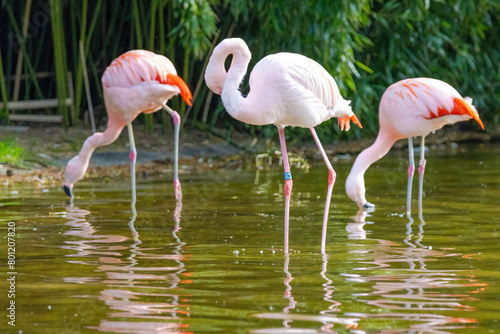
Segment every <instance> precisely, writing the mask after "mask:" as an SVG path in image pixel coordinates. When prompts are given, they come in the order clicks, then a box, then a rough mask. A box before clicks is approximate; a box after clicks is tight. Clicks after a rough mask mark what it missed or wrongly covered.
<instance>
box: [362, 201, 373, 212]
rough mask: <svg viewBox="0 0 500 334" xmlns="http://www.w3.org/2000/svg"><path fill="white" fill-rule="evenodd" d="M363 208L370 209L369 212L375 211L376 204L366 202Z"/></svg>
mask: <svg viewBox="0 0 500 334" xmlns="http://www.w3.org/2000/svg"><path fill="white" fill-rule="evenodd" d="M363 210H365V211H368V212H371V211H375V204H372V203H370V202H366V203H365V204H364V205H363Z"/></svg>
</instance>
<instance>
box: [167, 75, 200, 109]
mask: <svg viewBox="0 0 500 334" xmlns="http://www.w3.org/2000/svg"><path fill="white" fill-rule="evenodd" d="M162 84H166V85H172V86H177V87H179V89H180V90H181V96H182V98H183V99H184V101H186V103H187V105H188V106H192V105H193V103H192V102H191V101H192V100H193V95H191V91H190V90H189V87H188V86H187V85H186V83H185V82H184V80H182V79H181V77H179V76H177V75H175V74H167V80H165V81H164V82H162Z"/></svg>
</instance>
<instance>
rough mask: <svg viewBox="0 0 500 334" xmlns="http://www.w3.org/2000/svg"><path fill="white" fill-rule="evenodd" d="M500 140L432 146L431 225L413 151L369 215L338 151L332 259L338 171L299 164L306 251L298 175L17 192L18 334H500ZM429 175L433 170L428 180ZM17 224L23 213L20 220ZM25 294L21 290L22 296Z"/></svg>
mask: <svg viewBox="0 0 500 334" xmlns="http://www.w3.org/2000/svg"><path fill="white" fill-rule="evenodd" d="M499 153H500V145H498V144H497V145H494V144H491V145H470V146H466V145H460V146H454V147H450V146H446V147H437V148H431V149H430V150H429V152H427V157H428V163H427V170H426V176H425V183H424V189H425V197H424V201H423V216H422V217H423V219H422V220H421V219H419V218H418V212H417V209H416V208H417V205H416V204H417V202H416V198H417V196H416V194H417V192H416V191H417V189H418V187H417V183H416V182H415V184H414V196H413V198H414V201H413V204H414V207H413V216H412V218H411V219H409V218H408V217H407V216H406V208H405V205H406V182H407V179H406V169H407V152H406V151H401V152H392V153H390V155H389V156H387V157H385V158H384V159H383V160H381V161H379V162H378V163H376V164H375V165H374V166H372V168H370V170H369V171H368V172H367V175H366V185H367V191H368V193H367V199H368V200H369V201H370V202H373V203H375V204H376V205H377V207H376V210H375V211H374V212H370V213H364V212H358V210H357V207H356V206H355V204H354V203H352V202H351V201H350V200H349V199H348V198H347V196H346V195H345V192H344V184H343V183H344V182H345V178H346V176H347V174H348V172H349V169H350V166H351V165H352V160H343V159H340V160H338V161H334V168H335V169H336V171H337V175H338V178H337V184H336V185H335V188H334V194H333V199H332V206H331V210H330V219H329V225H328V237H327V248H326V255H322V254H321V253H320V252H319V250H320V236H321V225H322V218H323V209H324V199H325V195H326V187H327V184H326V183H327V170H326V168H325V167H324V166H323V165H317V166H313V167H312V169H311V170H310V171H309V172H308V173H306V172H304V171H302V170H293V169H292V173H293V178H294V187H293V192H292V207H291V219H290V226H291V230H290V246H291V248H292V251H291V253H290V255H289V256H285V255H284V254H283V251H282V244H283V206H284V196H283V179H282V169H281V167H279V166H272V167H271V168H270V169H268V170H264V171H261V172H260V175H259V180H258V183H257V184H255V171H254V170H249V171H217V172H215V171H214V172H205V173H200V174H185V175H182V176H181V181H182V182H183V191H184V199H183V203H182V205H176V203H175V199H174V194H173V189H172V185H171V180H170V175H166V176H165V177H164V178H158V179H154V180H152V179H142V180H139V183H138V193H137V199H138V201H137V204H136V212H135V213H134V210H133V209H132V208H131V205H130V192H129V189H130V187H129V180H128V179H123V180H115V181H110V182H102V181H91V182H89V181H82V182H79V183H78V184H77V185H76V189H75V194H76V195H77V198H76V199H75V201H74V203H73V205H70V204H69V203H68V202H67V201H66V199H65V197H64V193H63V192H62V190H61V189H59V188H60V187H59V186H57V187H55V186H45V185H43V184H38V185H11V186H3V188H1V190H0V198H1V200H0V207H1V212H2V214H1V217H0V224H1V225H0V226H1V233H2V234H3V235H2V239H3V240H4V241H3V243H2V246H1V247H0V248H1V254H3V255H2V256H3V258H4V259H7V233H8V229H7V227H8V223H9V222H14V223H15V226H16V232H17V233H16V237H15V239H16V240H15V242H16V267H15V272H16V273H17V274H16V285H15V289H16V296H15V303H16V326H15V327H12V326H9V325H8V323H7V322H8V321H9V319H8V318H7V317H6V315H7V311H6V308H7V306H8V303H9V301H10V299H9V298H8V297H7V290H8V285H7V284H6V278H8V277H9V276H8V275H7V273H8V272H10V270H9V268H8V267H7V265H6V262H7V261H6V260H5V261H2V263H4V265H3V269H2V277H4V278H3V279H2V291H4V292H2V297H1V298H0V300H1V303H2V304H1V309H2V310H3V311H2V319H3V320H1V323H0V330H1V331H2V332H5V333H95V332H103V333H151V332H159V333H207V332H219V333H356V334H357V333H495V332H497V331H500V324H499V323H498V319H499V318H500V306H498V296H499V295H500V287H499V283H500V271H499V269H500V246H499V242H498V240H499V233H500V218H499V217H500V206H499V198H500V197H499V194H500V154H499ZM415 181H417V180H415ZM11 224H12V223H11ZM11 299H12V298H11Z"/></svg>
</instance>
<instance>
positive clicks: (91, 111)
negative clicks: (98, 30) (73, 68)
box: [80, 41, 96, 133]
mask: <svg viewBox="0 0 500 334" xmlns="http://www.w3.org/2000/svg"><path fill="white" fill-rule="evenodd" d="M80 58H81V62H82V68H83V78H84V82H85V92H86V94H87V105H88V108H89V117H90V125H91V127H92V133H96V127H95V119H94V107H93V105H92V96H91V95H90V84H89V76H88V73H87V63H86V62H85V51H84V50H83V41H80Z"/></svg>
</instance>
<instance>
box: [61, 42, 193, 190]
mask: <svg viewBox="0 0 500 334" xmlns="http://www.w3.org/2000/svg"><path fill="white" fill-rule="evenodd" d="M102 86H103V91H104V102H105V104H106V110H107V113H108V125H107V127H106V130H105V131H104V132H102V133H101V132H98V133H95V134H93V135H92V136H90V137H88V138H87V139H86V140H85V142H84V143H83V146H82V149H81V150H80V153H79V154H78V155H77V156H75V157H73V158H72V159H71V160H70V161H69V162H68V165H67V166H66V169H65V171H64V182H63V188H64V191H65V192H66V194H67V195H68V196H70V197H71V198H73V184H74V183H75V182H77V181H78V180H81V179H82V178H83V176H84V175H85V171H86V170H87V168H88V165H89V161H90V156H91V155H92V153H93V152H94V150H95V149H96V148H97V147H99V146H105V145H109V144H111V143H112V142H114V141H115V140H116V139H117V138H118V136H119V135H120V133H121V131H122V130H123V128H124V127H125V126H127V128H128V135H129V140H130V155H129V158H130V162H131V167H132V171H131V177H132V194H133V196H134V199H135V162H136V157H137V151H136V149H135V142H134V134H133V131H132V121H133V120H134V119H135V118H136V117H137V116H138V115H139V114H140V113H145V114H149V113H153V112H156V111H158V110H160V109H161V108H165V109H166V110H167V111H168V112H169V113H170V115H171V116H172V118H173V121H174V130H175V153H174V154H175V155H174V157H175V159H174V160H175V161H174V164H175V166H174V187H175V197H176V198H177V200H180V198H181V196H182V190H181V184H180V182H179V177H178V167H177V166H178V154H179V126H180V116H179V114H178V113H177V112H176V111H174V110H172V109H170V108H169V107H168V106H167V104H166V103H167V101H168V100H169V99H170V98H171V97H173V96H175V95H177V94H181V96H182V98H183V99H184V101H186V103H187V104H188V105H191V100H192V96H191V92H190V91H189V88H188V87H187V85H186V84H185V83H184V81H183V80H182V79H181V78H180V77H178V76H177V72H176V70H175V67H174V65H173V64H172V62H171V61H170V60H168V58H166V57H164V56H161V55H157V54H155V53H153V52H150V51H145V50H132V51H128V52H126V53H124V54H122V55H121V56H119V57H118V58H116V59H115V60H113V61H112V62H111V64H110V65H109V66H108V67H107V68H106V70H105V71H104V74H103V76H102Z"/></svg>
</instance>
